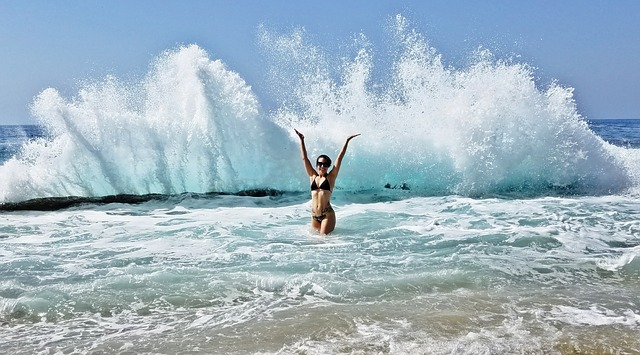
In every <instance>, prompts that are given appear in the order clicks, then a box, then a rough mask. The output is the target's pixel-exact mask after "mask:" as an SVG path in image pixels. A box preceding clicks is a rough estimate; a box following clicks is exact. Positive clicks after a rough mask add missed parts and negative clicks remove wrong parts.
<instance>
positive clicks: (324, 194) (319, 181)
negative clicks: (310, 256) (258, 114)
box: [294, 129, 360, 234]
mask: <svg viewBox="0 0 640 355" xmlns="http://www.w3.org/2000/svg"><path fill="white" fill-rule="evenodd" d="M294 131H296V134H297V135H298V137H300V151H301V152H302V161H304V167H305V169H306V170H307V174H308V175H309V179H310V181H311V226H312V227H313V228H314V229H315V230H317V231H318V232H320V234H329V233H331V232H332V231H333V229H334V228H335V227H336V213H335V212H334V211H333V208H332V207H331V203H330V200H331V193H332V192H333V187H334V186H335V184H336V178H337V177H338V172H339V171H340V164H341V163H342V158H344V154H345V153H346V151H347V145H348V144H349V141H350V140H351V139H353V138H355V137H357V136H359V135H360V134H354V135H352V136H349V137H347V140H346V141H345V142H344V146H342V149H341V150H340V153H339V154H338V159H336V163H335V164H334V165H333V169H331V171H328V170H329V167H330V166H331V159H329V157H328V156H326V155H321V156H319V157H318V159H316V168H318V171H316V170H314V169H313V166H312V165H311V162H310V161H309V158H307V148H306V147H305V145H304V135H303V134H302V133H300V132H298V130H297V129H294Z"/></svg>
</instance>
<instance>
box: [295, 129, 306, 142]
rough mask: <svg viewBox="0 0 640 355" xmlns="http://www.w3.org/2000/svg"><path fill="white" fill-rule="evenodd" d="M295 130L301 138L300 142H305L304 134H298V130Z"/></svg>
mask: <svg viewBox="0 0 640 355" xmlns="http://www.w3.org/2000/svg"><path fill="white" fill-rule="evenodd" d="M293 130H294V131H296V134H297V135H298V137H300V140H301V141H303V140H304V134H302V133H300V132H298V130H297V129H295V128H294V129H293Z"/></svg>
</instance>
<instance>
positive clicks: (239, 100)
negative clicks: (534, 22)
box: [0, 16, 638, 203]
mask: <svg viewBox="0 0 640 355" xmlns="http://www.w3.org/2000/svg"><path fill="white" fill-rule="evenodd" d="M390 38H391V39H390V40H389V41H388V42H389V43H392V45H389V46H388V47H389V48H382V49H380V48H374V46H373V45H372V44H371V43H369V42H368V41H367V39H366V36H365V35H364V34H361V35H358V36H356V37H355V40H354V42H353V44H352V45H351V46H350V50H349V52H350V53H351V54H349V55H341V54H340V55H338V56H335V55H334V54H330V53H328V52H327V51H324V50H323V49H322V48H319V47H318V46H315V45H313V44H312V43H310V42H309V41H308V40H307V38H306V36H305V32H304V31H303V30H295V31H294V32H293V33H292V34H290V35H278V34H273V33H271V32H269V31H267V30H265V29H264V28H263V29H262V30H261V34H260V39H261V43H262V48H263V49H264V52H265V53H266V58H267V62H268V63H269V69H266V73H268V75H269V79H270V80H268V82H267V83H266V84H265V85H266V90H261V91H264V92H270V93H271V94H272V95H273V96H274V97H276V98H277V100H278V101H277V102H278V105H277V108H276V109H275V110H273V111H271V112H265V111H263V110H262V109H261V106H260V101H259V99H258V98H257V97H256V95H255V94H254V93H253V91H252V89H251V88H250V87H249V86H248V85H247V84H246V83H245V82H244V80H243V79H242V78H241V77H240V75H239V74H237V73H235V72H232V71H230V70H229V69H227V68H226V67H225V65H224V64H223V63H222V62H221V61H219V60H212V59H210V58H209V56H208V55H207V53H206V52H205V51H204V50H203V49H202V48H200V47H198V46H197V45H190V46H185V47H180V48H177V49H174V50H169V51H167V52H165V53H164V54H162V55H160V56H159V57H158V58H157V59H156V60H155V62H154V63H153V64H152V66H151V68H150V70H149V73H148V74H147V75H146V77H145V78H144V79H143V80H141V81H140V82H133V83H132V82H123V81H121V80H118V79H116V78H113V77H107V78H106V79H104V80H102V81H89V82H87V83H85V84H83V85H82V86H81V89H80V90H79V92H78V94H77V95H76V96H75V97H73V98H71V99H67V98H64V97H62V96H61V95H60V93H59V92H58V91H57V90H55V89H46V90H44V91H43V92H42V93H40V94H39V95H38V96H37V97H36V98H35V99H34V104H33V113H34V115H35V116H36V118H37V119H38V121H39V122H40V123H41V125H42V126H43V127H44V129H45V130H46V131H47V132H48V135H47V137H45V138H42V139H38V140H34V141H30V142H29V143H27V144H26V145H25V146H24V147H23V148H22V149H21V152H20V154H18V155H17V156H16V157H14V158H12V159H10V160H9V161H7V162H6V163H5V164H4V165H2V166H1V167H0V203H3V202H19V201H24V200H28V199H34V198H43V197H63V196H85V197H96V196H105V195H114V194H131V195H144V194H165V195H172V194H180V193H185V192H196V193H207V192H231V193H233V192H238V191H242V190H247V189H276V190H284V191H302V190H304V189H306V188H307V187H306V186H305V185H306V183H307V180H306V179H305V175H304V169H303V168H302V164H301V163H300V161H299V156H298V155H299V153H298V150H297V149H298V148H297V144H298V142H297V137H296V136H295V135H294V133H293V128H297V129H298V130H300V131H302V132H303V133H304V134H305V136H306V137H307V139H306V142H307V147H308V149H309V154H310V156H311V158H312V159H313V158H315V156H317V155H318V154H328V155H329V156H331V157H333V158H335V156H336V155H337V152H338V150H339V149H340V147H341V146H342V144H343V143H344V139H345V138H346V137H347V136H348V135H349V134H354V133H362V136H360V137H358V139H357V140H356V141H353V144H351V146H350V147H349V150H348V152H347V156H346V158H345V162H344V165H343V167H344V168H343V169H342V170H341V173H340V178H339V179H338V180H337V184H336V189H338V190H339V191H340V190H342V191H361V190H372V189H373V190H376V189H383V188H384V187H385V186H387V187H403V188H409V189H410V190H411V195H448V194H460V195H465V196H487V195H494V194H515V196H540V195H547V194H557V193H561V194H573V193H577V194H584V193H589V194H607V193H618V192H623V191H626V190H627V189H628V188H629V187H632V186H634V185H637V184H636V182H635V180H637V178H635V176H636V175H637V173H634V172H637V171H638V169H637V163H635V162H636V161H637V160H638V159H636V158H634V157H635V156H636V155H637V154H635V152H633V153H629V154H622V153H620V152H619V151H618V150H615V149H612V147H611V146H610V145H609V144H607V143H606V142H604V141H603V140H602V139H601V138H599V137H598V136H597V135H595V134H594V133H593V132H592V131H591V130H590V129H589V128H588V126H587V124H586V122H585V121H584V119H583V118H582V117H581V116H580V114H579V113H578V111H577V108H576V104H575V102H574V99H573V92H572V89H571V88H565V87H562V86H561V85H559V84H557V83H551V84H550V85H549V86H548V87H546V88H540V87H538V85H537V84H536V81H535V79H534V71H533V69H532V68H531V67H530V66H528V65H526V64H522V63H516V62H513V61H512V60H509V59H504V60H503V59H496V58H494V57H493V55H492V54H491V53H490V52H489V51H488V50H486V49H482V48H480V49H478V50H477V51H476V52H474V53H472V54H471V55H470V58H469V64H468V65H466V66H465V67H461V68H455V67H452V66H446V65H444V64H443V60H442V57H441V54H440V53H438V52H437V50H436V49H435V48H433V47H432V46H430V45H429V43H428V41H427V40H426V39H425V38H424V37H423V36H422V35H421V34H420V33H418V32H417V31H415V30H414V29H412V28H411V27H410V26H409V25H408V23H407V21H406V20H405V19H404V18H403V17H401V16H397V17H395V18H394V19H393V21H392V25H391V26H390ZM385 49H386V50H387V51H388V55H386V56H385V55H382V57H384V58H385V59H386V58H390V60H389V62H388V63H386V62H385V63H386V64H384V63H383V64H382V65H386V66H383V67H381V65H380V63H379V62H377V61H376V57H380V55H379V54H377V53H379V52H380V51H381V50H385ZM336 57H337V58H336Z"/></svg>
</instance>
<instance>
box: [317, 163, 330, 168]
mask: <svg viewBox="0 0 640 355" xmlns="http://www.w3.org/2000/svg"><path fill="white" fill-rule="evenodd" d="M316 164H317V165H318V166H324V167H325V168H328V167H330V166H331V163H329V162H326V161H319V162H317V163H316Z"/></svg>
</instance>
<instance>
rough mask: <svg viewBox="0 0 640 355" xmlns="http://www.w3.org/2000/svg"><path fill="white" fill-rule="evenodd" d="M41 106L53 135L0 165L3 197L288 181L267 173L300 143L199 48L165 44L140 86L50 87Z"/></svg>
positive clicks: (108, 82) (38, 110)
mask: <svg viewBox="0 0 640 355" xmlns="http://www.w3.org/2000/svg"><path fill="white" fill-rule="evenodd" d="M33 113H34V116H35V117H36V118H37V119H38V121H39V122H40V124H41V125H42V126H43V127H44V128H45V130H46V131H47V132H48V134H47V137H46V138H43V139H39V140H35V141H31V142H29V143H28V144H26V145H25V146H24V147H23V149H22V152H21V154H20V155H19V156H17V157H16V158H14V159H11V160H10V161H8V162H7V163H5V164H4V165H3V166H2V167H0V176H2V177H3V178H2V179H1V180H0V181H2V182H0V184H1V185H0V201H1V202H12V201H21V200H26V199H32V198H42V197H58V196H89V197H94V196H104V195H113V194H149V193H160V194H177V193H183V192H211V191H224V192H235V191H239V190H244V189H253V188H262V187H271V188H278V189H286V188H287V187H288V186H286V185H284V184H279V183H278V181H275V182H268V181H267V178H268V177H269V174H270V173H271V172H272V171H273V170H274V169H275V167H276V166H279V167H281V168H282V167H284V168H283V169H285V170H286V165H285V164H282V162H281V160H280V159H282V157H283V156H284V155H286V154H287V153H286V152H290V151H293V149H291V146H292V145H293V143H292V142H290V141H289V140H288V139H283V138H282V137H285V136H284V135H283V133H282V132H281V130H280V128H279V127H277V126H275V125H273V124H272V123H270V122H268V121H266V120H265V119H264V116H263V115H261V114H260V106H259V103H258V100H257V98H256V97H255V95H254V94H253V92H252V91H251V88H250V87H248V86H247V84H246V83H245V82H244V80H242V79H241V78H240V76H239V75H238V74H237V73H234V72H232V71H230V70H228V69H227V68H226V67H225V66H224V64H223V63H222V62H220V61H218V60H216V61H214V60H211V59H209V57H208V55H207V54H206V52H205V51H204V50H203V49H201V48H199V47H198V46H196V45H191V46H187V47H181V48H178V49H176V50H171V51H167V52H166V53H164V54H163V55H161V56H160V57H159V58H158V59H157V60H156V61H155V63H154V64H153V65H152V67H151V69H150V71H149V74H148V75H147V76H146V78H145V79H144V80H142V81H141V82H138V83H124V82H122V81H119V80H117V79H116V78H113V77H107V78H106V79H105V80H103V81H99V82H89V83H86V84H84V86H83V87H82V88H81V89H80V91H79V92H78V94H77V95H76V96H75V97H73V98H72V99H69V100H67V99H65V98H63V97H62V96H61V95H60V93H59V92H58V91H57V90H55V89H51V88H50V89H46V90H44V91H43V92H42V93H40V94H39V95H38V96H37V97H36V98H35V99H34V103H33ZM283 149H284V150H285V152H284V153H283V152H282V150H283ZM287 160H290V159H287ZM274 183H275V184H274Z"/></svg>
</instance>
